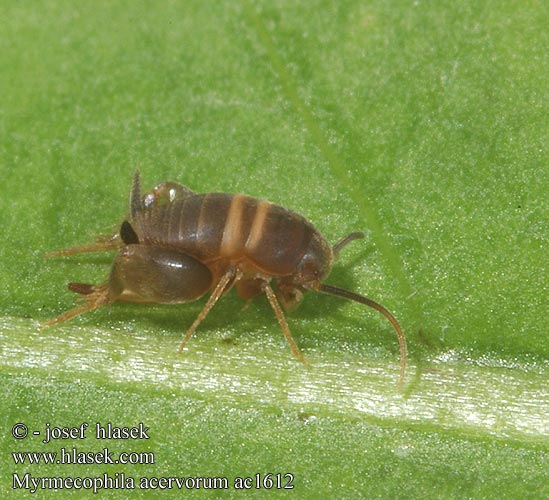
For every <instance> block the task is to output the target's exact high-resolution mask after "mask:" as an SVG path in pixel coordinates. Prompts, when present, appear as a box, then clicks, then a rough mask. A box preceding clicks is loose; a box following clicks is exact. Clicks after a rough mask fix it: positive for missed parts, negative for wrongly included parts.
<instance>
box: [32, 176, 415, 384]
mask: <svg viewBox="0 0 549 500" xmlns="http://www.w3.org/2000/svg"><path fill="white" fill-rule="evenodd" d="M363 237H364V235H363V233H358V232H356V233H351V234H349V235H348V236H346V237H344V238H342V239H341V240H340V241H339V242H337V243H336V244H335V245H334V246H331V245H330V244H329V243H328V242H327V240H326V239H325V238H324V236H322V234H320V233H319V232H318V231H317V230H316V229H315V228H314V227H313V225H312V224H311V223H310V222H308V221H307V220H306V219H305V218H304V217H302V216H300V215H298V214H296V213H294V212H292V211H290V210H287V209H286V208H283V207H281V206H278V205H275V204H273V203H270V202H268V201H265V200H260V199H257V198H252V197H250V196H246V195H243V194H228V193H207V194H196V193H194V192H193V191H191V190H190V189H188V188H186V187H184V186H182V185H180V184H177V183H175V182H161V183H159V184H157V185H156V186H155V187H154V188H153V189H152V190H150V191H148V192H147V193H145V194H144V195H143V194H142V193H141V182H140V176H139V172H136V173H135V176H134V180H133V184H132V188H131V192H130V207H129V213H128V214H127V216H126V218H125V219H124V221H123V222H122V223H121V225H120V228H119V230H118V231H117V232H116V233H114V234H109V235H106V236H103V237H100V238H98V239H97V240H96V241H94V242H92V243H88V244H84V245H80V246H76V247H73V248H68V249H63V250H58V251H55V252H50V253H49V254H47V256H48V257H52V256H68V255H74V254H78V253H85V252H101V251H110V250H116V251H117V254H116V257H115V259H114V263H113V265H112V269H111V272H110V276H109V278H108V280H107V281H106V282H105V283H103V284H101V285H89V284H84V283H69V289H70V290H72V291H73V292H76V293H78V294H81V295H82V297H81V303H80V304H79V305H77V306H76V307H74V308H72V309H69V310H68V311H66V312H64V313H62V314H61V315H59V316H57V317H56V318H53V319H51V320H49V321H47V322H45V323H44V324H43V325H42V327H47V326H51V325H55V324H58V323H62V322H64V321H67V320H69V319H71V318H73V317H75V316H77V315H79V314H82V313H84V312H87V311H91V310H93V309H97V308H98V307H101V306H104V305H106V304H109V303H112V302H116V301H125V302H142V303H157V304H176V303H183V302H190V301H193V300H196V299H199V298H200V297H202V296H203V295H205V294H206V293H208V292H210V294H209V297H208V299H207V300H206V303H205V305H204V307H203V309H202V310H201V312H200V313H199V314H198V316H197V318H196V319H195V321H194V322H193V323H192V325H191V326H190V327H189V328H188V330H187V332H186V333H185V335H184V337H183V340H182V341H181V345H180V348H179V350H180V351H182V350H183V348H184V347H185V345H186V344H187V342H188V341H189V339H190V338H191V336H192V335H193V333H194V332H195V330H196V328H197V327H198V325H199V324H200V322H201V321H202V320H203V319H204V318H205V317H206V316H207V314H208V313H209V312H210V310H211V309H212V307H213V306H214V305H215V303H216V302H217V300H218V299H219V298H220V297H221V296H222V295H224V294H225V293H227V292H228V291H229V290H230V289H231V288H233V287H234V288H235V289H236V292H237V294H238V295H239V296H240V297H241V298H242V299H245V300H250V299H252V298H254V297H256V296H259V295H262V294H265V295H266V297H267V299H268V301H269V303H270V305H271V307H272V309H273V311H274V313H275V315H276V318H277V320H278V322H279V324H280V326H281V328H282V331H283V333H284V336H285V337H286V340H287V341H288V343H289V344H290V348H291V350H292V352H293V353H294V354H295V356H296V357H297V358H298V359H299V360H301V361H302V362H303V363H305V364H307V361H306V359H305V357H304V356H303V354H302V353H301V351H300V350H299V348H298V346H297V344H296V343H295V341H294V339H293V337H292V334H291V332H290V328H289V327H288V323H287V322H286V318H285V315H284V312H283V310H285V311H290V310H292V309H294V308H295V307H296V306H298V305H299V303H300V302H301V300H302V299H303V295H304V293H305V292H306V291H308V290H316V291H318V292H322V293H325V294H329V295H336V296H338V297H342V298H345V299H349V300H352V301H354V302H358V303H360V304H363V305H366V306H368V307H371V308H374V309H376V310H377V311H379V312H380V313H381V314H382V315H383V316H385V317H386V318H387V319H388V320H389V322H390V323H391V325H392V326H393V328H394V330H395V331H396V333H397V336H398V341H399V345H400V383H401V384H402V382H403V379H404V371H405V366H406V341H405V337H404V333H403V331H402V329H401V327H400V325H399V323H398V321H397V320H396V319H395V317H394V316H393V315H392V314H391V313H390V312H389V311H388V310H387V309H385V307H383V306H382V305H380V304H378V303H377V302H374V301H373V300H371V299H368V298H366V297H363V296H362V295H358V294H356V293H354V292H350V291H348V290H344V289H341V288H337V287H335V286H332V285H327V284H325V283H324V280H325V279H326V278H327V276H328V274H329V273H330V270H331V268H332V265H333V263H334V261H335V260H336V259H337V258H338V256H339V253H340V252H341V250H342V249H343V248H344V247H345V246H346V245H347V244H348V243H350V242H351V241H353V240H355V239H359V238H363ZM273 285H274V290H273ZM275 290H276V292H275ZM281 305H282V307H281Z"/></svg>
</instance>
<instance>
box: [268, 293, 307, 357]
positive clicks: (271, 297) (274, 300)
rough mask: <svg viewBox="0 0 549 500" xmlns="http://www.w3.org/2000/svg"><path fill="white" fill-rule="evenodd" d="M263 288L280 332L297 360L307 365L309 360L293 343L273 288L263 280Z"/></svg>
mask: <svg viewBox="0 0 549 500" xmlns="http://www.w3.org/2000/svg"><path fill="white" fill-rule="evenodd" d="M264 290H265V295H267V298H268V299H269V302H270V304H271V307H272V308H273V311H274V313H275V314H276V319H278V323H279V324H280V327H281V328H282V332H283V333H284V336H285V337H286V340H287V341H288V343H289V344H290V347H291V349H292V352H293V353H294V355H295V356H296V358H297V359H299V361H301V362H302V363H303V364H304V365H305V366H309V362H308V361H307V359H306V358H305V356H303V354H301V351H300V350H299V347H297V344H296V343H295V340H294V338H293V337H292V333H291V332H290V327H289V326H288V323H287V322H286V318H285V317H284V313H283V312H282V309H281V307H280V304H279V303H278V300H277V298H276V295H275V293H274V292H273V289H272V288H271V286H270V285H269V284H268V283H267V282H265V285H264Z"/></svg>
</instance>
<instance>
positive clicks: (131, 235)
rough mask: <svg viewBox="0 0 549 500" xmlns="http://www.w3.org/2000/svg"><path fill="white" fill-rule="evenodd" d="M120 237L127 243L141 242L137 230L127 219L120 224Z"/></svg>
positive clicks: (135, 243)
mask: <svg viewBox="0 0 549 500" xmlns="http://www.w3.org/2000/svg"><path fill="white" fill-rule="evenodd" d="M120 237H121V238H122V241H123V242H124V243H125V244H126V245H137V244H138V243H139V238H138V237H137V234H136V232H135V231H134V230H133V227H132V226H131V224H130V223H129V222H128V221H127V220H125V221H124V222H122V225H121V226H120Z"/></svg>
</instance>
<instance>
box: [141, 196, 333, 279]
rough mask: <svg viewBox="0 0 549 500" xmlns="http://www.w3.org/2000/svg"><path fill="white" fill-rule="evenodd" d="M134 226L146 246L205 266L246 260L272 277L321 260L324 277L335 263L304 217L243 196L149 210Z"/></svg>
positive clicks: (194, 198) (195, 199)
mask: <svg viewBox="0 0 549 500" xmlns="http://www.w3.org/2000/svg"><path fill="white" fill-rule="evenodd" d="M132 224H133V225H134V226H135V230H136V231H137V233H138V235H139V240H140V241H142V242H143V243H145V244H151V243H154V244H161V245H166V246H169V247H172V248H177V249H180V250H181V251H183V252H184V253H186V254H188V255H191V256H193V257H195V258H196V259H198V260H199V261H201V262H203V263H205V264H209V263H212V262H215V261H219V260H226V261H232V262H238V261H243V262H246V263H247V264H251V265H253V266H254V267H255V268H257V270H258V272H263V273H266V274H269V275H271V276H285V275H289V274H293V273H296V272H297V269H298V266H299V265H300V263H302V262H303V261H304V260H307V261H318V262H319V269H318V273H319V277H322V276H323V275H324V271H325V270H324V268H325V267H326V266H329V265H331V260H332V252H331V248H330V246H329V245H328V243H327V242H326V240H325V239H324V238H323V237H322V235H321V234H320V233H319V232H318V231H317V230H316V229H315V228H314V227H313V226H312V224H310V223H309V222H308V221H307V220H306V219H305V218H303V217H301V216H300V215H298V214H296V213H294V212H291V211H290V210H287V209H285V208H283V207H280V206H278V205H274V204H272V203H270V202H268V201H264V200H259V199H256V198H252V197H250V196H245V195H241V194H227V193H209V194H198V195H191V196H188V197H185V198H184V199H178V200H175V201H173V202H171V203H168V204H166V205H163V206H154V207H150V208H148V209H144V210H143V211H141V212H140V213H139V214H137V215H136V217H135V218H134V220H133V221H132ZM326 272H327V270H326ZM320 275H322V276H320Z"/></svg>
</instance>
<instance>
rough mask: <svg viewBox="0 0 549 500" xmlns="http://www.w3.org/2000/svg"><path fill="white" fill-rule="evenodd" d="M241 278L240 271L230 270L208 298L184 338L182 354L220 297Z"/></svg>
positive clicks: (180, 346)
mask: <svg viewBox="0 0 549 500" xmlns="http://www.w3.org/2000/svg"><path fill="white" fill-rule="evenodd" d="M238 278H239V271H236V270H234V269H229V270H228V271H227V272H226V273H225V274H224V275H223V276H222V277H221V279H220V280H219V282H218V283H217V285H216V286H215V288H214V291H213V292H212V294H211V295H210V297H209V298H208V301H207V302H206V304H205V305H204V307H203V309H202V311H200V313H199V314H198V316H197V317H196V319H195V320H194V322H193V324H192V325H191V326H190V328H189V329H188V330H187V333H185V336H184V337H183V340H182V341H181V344H180V345H179V349H178V352H182V351H183V349H184V348H185V345H186V344H187V342H188V341H189V339H190V338H191V337H192V336H193V333H194V332H195V330H196V328H197V327H198V325H199V324H200V323H201V322H202V320H203V319H204V318H205V317H206V316H207V315H208V313H209V312H210V310H211V308H212V307H213V306H214V305H215V303H216V302H217V301H218V300H219V297H221V295H223V293H224V292H225V291H226V289H227V286H229V285H230V284H231V283H234V281H235V280H238Z"/></svg>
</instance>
